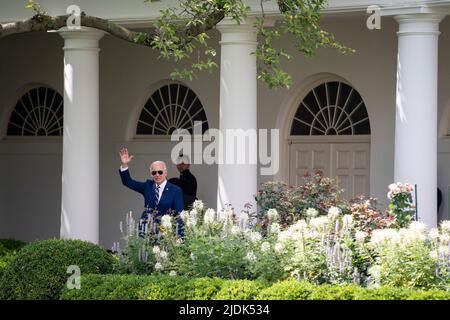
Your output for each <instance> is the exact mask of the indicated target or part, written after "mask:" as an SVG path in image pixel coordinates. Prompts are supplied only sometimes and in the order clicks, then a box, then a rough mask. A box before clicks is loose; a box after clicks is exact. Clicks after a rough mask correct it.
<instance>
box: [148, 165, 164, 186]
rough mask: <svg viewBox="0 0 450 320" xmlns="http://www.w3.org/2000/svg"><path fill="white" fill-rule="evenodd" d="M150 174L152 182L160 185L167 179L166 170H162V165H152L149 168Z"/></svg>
mask: <svg viewBox="0 0 450 320" xmlns="http://www.w3.org/2000/svg"><path fill="white" fill-rule="evenodd" d="M161 173H162V174H161ZM150 174H151V175H152V177H153V180H154V181H155V182H156V183H157V184H161V183H163V182H164V180H166V179H167V170H166V169H165V168H164V165H163V164H161V163H155V164H153V166H152V167H151V168H150Z"/></svg>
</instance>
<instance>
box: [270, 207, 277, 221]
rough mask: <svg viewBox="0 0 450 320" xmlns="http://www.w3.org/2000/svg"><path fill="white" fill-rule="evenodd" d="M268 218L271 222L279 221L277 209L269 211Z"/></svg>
mask: <svg viewBox="0 0 450 320" xmlns="http://www.w3.org/2000/svg"><path fill="white" fill-rule="evenodd" d="M267 217H268V218H269V220H271V221H275V220H277V219H278V211H277V209H269V210H268V211H267Z"/></svg>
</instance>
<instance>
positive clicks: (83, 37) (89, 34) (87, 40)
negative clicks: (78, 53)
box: [56, 27, 106, 50]
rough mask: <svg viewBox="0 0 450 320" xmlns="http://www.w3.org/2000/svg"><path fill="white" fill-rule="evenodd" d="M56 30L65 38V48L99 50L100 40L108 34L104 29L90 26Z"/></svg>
mask: <svg viewBox="0 0 450 320" xmlns="http://www.w3.org/2000/svg"><path fill="white" fill-rule="evenodd" d="M56 32H57V33H59V35H60V36H61V37H62V38H63V39H64V40H65V44H64V48H63V49H64V50H99V47H98V41H99V40H100V39H101V38H103V36H104V35H105V34H106V32H105V31H103V30H99V29H95V28H89V27H80V28H77V29H71V28H68V27H63V28H61V29H59V30H57V31H56Z"/></svg>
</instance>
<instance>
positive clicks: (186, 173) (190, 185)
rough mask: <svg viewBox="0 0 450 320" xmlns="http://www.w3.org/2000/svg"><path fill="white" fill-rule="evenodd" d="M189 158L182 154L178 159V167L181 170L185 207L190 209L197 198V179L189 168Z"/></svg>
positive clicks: (181, 185)
mask: <svg viewBox="0 0 450 320" xmlns="http://www.w3.org/2000/svg"><path fill="white" fill-rule="evenodd" d="M190 166H191V165H190V162H189V158H188V157H187V156H183V155H182V156H180V157H179V158H178V161H177V169H178V171H179V172H180V187H181V189H182V190H183V194H184V200H185V201H184V208H185V210H188V209H190V208H191V207H192V204H193V203H194V201H195V200H196V199H197V179H196V178H195V177H194V175H193V174H192V173H191V171H190V170H189V168H190Z"/></svg>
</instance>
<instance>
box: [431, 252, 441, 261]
mask: <svg viewBox="0 0 450 320" xmlns="http://www.w3.org/2000/svg"><path fill="white" fill-rule="evenodd" d="M430 258H431V259H433V260H437V259H438V258H439V254H438V251H437V250H431V251H430Z"/></svg>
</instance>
